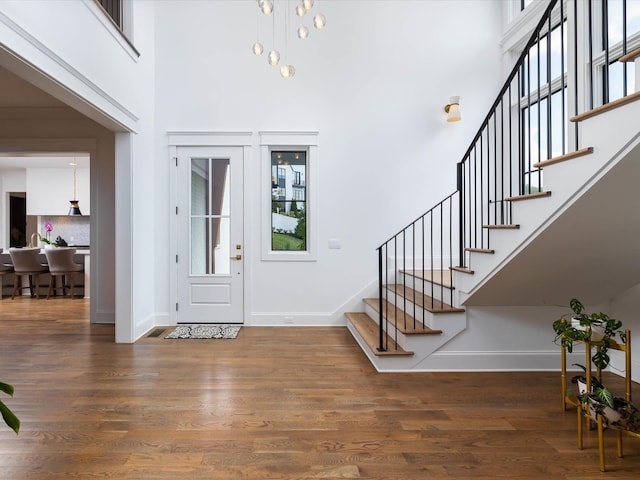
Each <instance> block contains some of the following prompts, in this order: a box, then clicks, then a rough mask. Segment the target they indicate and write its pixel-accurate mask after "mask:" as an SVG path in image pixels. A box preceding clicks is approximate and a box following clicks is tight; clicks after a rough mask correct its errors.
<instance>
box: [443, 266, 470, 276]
mask: <svg viewBox="0 0 640 480" xmlns="http://www.w3.org/2000/svg"><path fill="white" fill-rule="evenodd" d="M449 268H450V269H451V270H454V271H456V272H460V273H467V274H469V275H473V274H474V273H476V272H474V271H473V270H471V269H470V268H467V267H449Z"/></svg>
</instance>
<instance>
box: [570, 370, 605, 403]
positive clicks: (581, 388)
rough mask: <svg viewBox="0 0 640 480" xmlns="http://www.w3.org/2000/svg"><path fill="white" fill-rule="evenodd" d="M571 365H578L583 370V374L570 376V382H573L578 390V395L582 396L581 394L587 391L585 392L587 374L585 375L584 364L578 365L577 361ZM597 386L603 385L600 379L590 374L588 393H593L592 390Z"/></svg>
mask: <svg viewBox="0 0 640 480" xmlns="http://www.w3.org/2000/svg"><path fill="white" fill-rule="evenodd" d="M573 365H574V366H576V367H580V368H581V369H582V371H583V372H584V375H575V376H574V377H572V378H571V383H574V384H575V385H576V388H577V390H578V396H580V397H582V396H583V395H585V394H586V393H588V392H587V375H586V374H587V368H586V367H585V366H584V365H580V364H579V363H574V364H573ZM598 387H604V385H602V383H600V380H598V377H594V376H593V375H592V376H591V392H589V393H593V392H594V390H595V389H596V388H598Z"/></svg>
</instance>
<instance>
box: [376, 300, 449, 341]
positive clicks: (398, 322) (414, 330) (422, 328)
mask: <svg viewBox="0 0 640 480" xmlns="http://www.w3.org/2000/svg"><path fill="white" fill-rule="evenodd" d="M364 302H365V303H366V304H367V305H369V306H370V307H371V308H373V309H374V310H375V311H376V312H379V311H380V310H379V305H378V302H379V300H378V299H377V298H365V299H364ZM382 309H383V311H384V312H386V316H385V319H386V320H387V321H388V322H389V323H390V324H392V325H393V326H394V327H395V328H397V329H398V330H399V331H400V332H402V333H404V334H405V335H440V334H442V330H434V329H433V328H429V327H427V326H426V325H424V324H423V323H422V322H420V321H418V320H416V319H415V318H413V317H412V316H411V315H409V314H408V313H406V312H404V311H403V310H402V309H401V308H400V307H396V306H395V305H394V304H393V303H391V302H388V301H386V300H382ZM403 314H404V315H403ZM403 320H404V321H403ZM405 323H406V324H407V326H405ZM413 325H415V326H413Z"/></svg>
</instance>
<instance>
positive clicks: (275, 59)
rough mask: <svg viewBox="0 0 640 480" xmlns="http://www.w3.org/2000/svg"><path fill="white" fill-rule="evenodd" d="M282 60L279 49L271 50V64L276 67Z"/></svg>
mask: <svg viewBox="0 0 640 480" xmlns="http://www.w3.org/2000/svg"><path fill="white" fill-rule="evenodd" d="M279 61H280V54H279V53H278V51H277V50H271V51H270V52H269V65H271V66H272V67H275V66H276V65H277V64H278V62H279Z"/></svg>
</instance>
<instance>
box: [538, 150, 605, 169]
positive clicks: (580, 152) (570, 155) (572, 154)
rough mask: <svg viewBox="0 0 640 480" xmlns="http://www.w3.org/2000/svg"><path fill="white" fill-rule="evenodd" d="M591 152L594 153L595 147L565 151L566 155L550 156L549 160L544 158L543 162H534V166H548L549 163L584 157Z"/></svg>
mask: <svg viewBox="0 0 640 480" xmlns="http://www.w3.org/2000/svg"><path fill="white" fill-rule="evenodd" d="M591 153H593V147H586V148H581V149H580V150H576V151H575V152H570V153H565V154H564V155H560V156H557V157H553V158H550V159H548V160H543V161H541V162H537V163H534V164H533V168H543V167H548V166H549V165H553V164H555V163H560V162H565V161H567V160H572V159H574V158H578V157H582V156H584V155H589V154H591Z"/></svg>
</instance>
